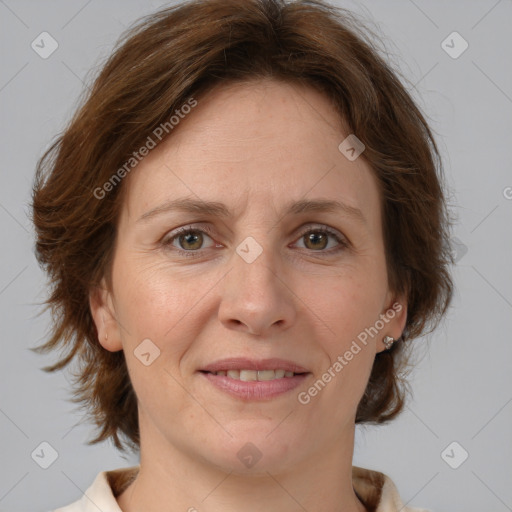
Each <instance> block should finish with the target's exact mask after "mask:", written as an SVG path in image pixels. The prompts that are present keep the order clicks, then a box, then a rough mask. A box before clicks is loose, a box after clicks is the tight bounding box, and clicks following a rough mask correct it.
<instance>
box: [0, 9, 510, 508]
mask: <svg viewBox="0 0 512 512" xmlns="http://www.w3.org/2000/svg"><path fill="white" fill-rule="evenodd" d="M332 3H334V2H332ZM335 4H336V5H340V6H342V7H347V8H349V9H353V10H354V11H356V12H359V13H362V14H363V15H364V16H365V17H366V18H368V19H370V20H373V21H374V22H375V23H376V24H377V25H378V26H379V27H380V30H381V35H382V36H384V37H385V38H386V41H387V43H386V44H387V46H388V49H389V50H390V51H392V52H394V55H395V57H394V59H395V61H396V62H397V63H398V65H400V67H401V69H402V71H403V73H404V74H405V75H406V77H407V78H408V80H410V81H411V83H412V84H414V85H415V87H412V88H411V92H412V94H413V96H414V97H415V98H416V99H417V101H418V102H419V104H420V107H421V108H422V109H423V110H424V112H425V113H426V114H427V116H428V118H429V119H430V121H431V124H432V128H433V129H434V131H435V133H436V135H437V140H438V142H439V144H440V148H441V151H442V153H443V157H444V164H445V169H446V173H447V177H448V182H449V186H450V187H451V192H452V196H451V203H452V211H453V213H454V214H456V215H457V216H458V217H459V222H458V224H457V226H456V228H455V233H454V235H455V236H456V237H457V238H458V239H459V240H460V243H461V244H463V245H462V246H459V247H461V248H462V249H460V252H459V258H460V259H459V261H458V263H457V266H456V268H455V269H454V278H455V281H456V286H457V291H456V295H455V298H454V303H453V306H452V308H451V309H450V312H449V315H448V317H447V319H446V322H445V323H444V325H443V326H442V327H441V328H440V329H439V330H438V331H436V332H435V333H434V335H432V336H431V337H430V339H429V342H428V344H426V343H424V340H418V346H420V345H423V346H425V347H428V349H429V350H428V351H427V350H426V349H425V355H424V357H423V358H422V359H421V361H420V363H419V365H418V367H417V369H416V371H415V372H414V374H413V376H412V380H411V385H412V388H413V390H414V400H413V401H411V402H410V403H409V404H408V408H407V409H406V411H405V412H404V414H403V415H402V416H401V417H400V418H399V419H397V420H396V421H394V422H393V423H392V424H391V425H387V426H381V427H365V428H358V431H357V434H356V446H355V456H354V464H355V465H359V466H363V467H367V468H373V469H378V470H381V471H383V472H385V473H386V474H388V475H389V476H390V477H391V478H392V479H393V480H394V481H395V483H396V484H397V486H398V489H399V492H400V494H401V496H402V498H403V500H404V502H408V504H409V505H412V506H422V507H428V508H431V509H432V510H434V511H435V512H443V511H445V512H456V511H464V512H471V511H475V512H476V511H482V510H485V511H495V512H505V511H507V510H512V462H511V460H512V436H511V433H512V430H511V426H512V403H511V401H512V386H511V384H512V378H511V369H512V364H511V360H512V344H511V343H510V341H511V336H510V330H511V327H512V322H511V318H512V315H511V313H512V286H511V283H512V270H511V265H510V261H511V255H512V238H511V229H510V226H511V213H512V200H511V199H510V198H511V197H512V189H511V188H507V187H512V173H511V161H512V123H511V120H512V71H511V65H510V55H511V54H512V51H511V50H512V31H511V29H510V26H511V22H512V2H511V1H510V0H501V1H495V0H485V1H484V0H482V1H451V2H444V1H440V0H436V1H426V0H414V1H412V0H395V1H387V2H382V1H377V0H374V1H368V0H367V1H364V2H357V3H356V2H351V1H339V2H336V3H335ZM163 5H169V4H164V2H159V1H147V2H144V1H142V0H130V1H121V0H115V1H114V0H111V1H106V2H100V1H99V0H90V1H84V0H76V1H75V0H73V1H70V0H66V1H63V0H62V1H35V0H34V1H27V0H20V1H15V0H0V20H1V22H0V27H1V31H0V37H1V45H0V52H1V69H0V72H1V77H0V109H1V119H2V133H1V135H2V136H1V138H0V141H1V160H2V162H1V175H0V176H1V177H0V226H1V233H2V236H1V238H2V242H1V243H2V250H1V251H0V315H1V324H0V325H1V333H2V335H1V343H2V345H1V346H2V356H1V358H0V365H1V368H0V375H1V378H2V395H1V399H0V429H1V437H0V450H1V451H0V461H1V472H0V509H1V510H9V511H29V510H30V511H36V510H37V511H45V510H49V509H52V508H54V507H57V506H63V505H65V504H68V503H70V502H72V501H74V500H76V499H78V498H79V497H80V496H81V495H82V492H83V491H85V490H86V489H87V487H88V486H89V485H90V484H91V483H92V481H93V479H94V477H95V476H96V475H97V473H98V472H100V471H102V470H107V469H114V468H117V467H123V466H129V465H132V464H137V463H138V460H137V459H136V458H131V459H130V458H122V457H121V456H120V455H119V454H118V453H117V452H116V450H115V449H114V448H113V446H112V445H111V444H107V443H105V444H103V445H96V446H94V447H89V446H86V445H85V441H87V440H88V439H91V438H92V436H91V434H90V432H91V428H90V427H89V426H88V425H87V423H85V424H82V425H77V424H78V422H79V421H80V418H81V416H80V415H79V413H78V412H77V411H76V406H75V405H74V404H72V403H70V402H69V401H68V399H69V397H70V396H71V395H70V385H69V382H68V379H69V377H68V376H67V375H66V374H65V373H62V372H61V373H57V374H53V375H48V374H46V373H45V372H43V371H41V370H40V368H41V367H42V366H44V365H46V364H49V363H50V362H53V361H54V360H55V357H56V356H54V357H49V356H48V357H43V356H37V355H36V354H34V353H32V352H30V351H29V350H28V348H29V347H33V346H35V345H38V344H40V343H41V341H42V339H43V336H44V333H45V329H46V328H47V326H48V324H49V315H43V316H40V317H37V316H36V315H37V313H38V312H39V311H40V307H39V306H38V305H37V303H38V302H41V301H42V300H44V297H45V296H46V293H47V292H46V290H45V288H44V284H45V277H44V275H43V274H42V272H41V271H40V270H39V268H38V265H37V262H36V260H35V258H34V256H33V253H32V247H33V230H32V227H31V225H30V222H29V220H28V216H27V214H28V202H29V199H30V190H31V185H32V180H33V173H34V167H35V163H36V161H37V159H38V157H39V156H40V155H41V154H42V152H43V151H44V149H45V148H46V147H47V146H48V144H49V143H50V140H51V139H52V138H53V136H54V135H55V134H56V133H57V132H59V131H60V130H62V129H63V128H64V124H65V122H66V121H67V120H68V119H69V118H70V115H71V114H72V112H73V109H74V106H75V105H76V100H77V98H78V96H79V94H80V92H81V91H82V89H83V88H84V84H83V83H82V81H83V80H86V79H87V78H88V76H89V75H87V73H88V71H89V70H91V69H94V70H97V69H98V66H99V65H100V64H101V62H102V59H103V58H105V57H106V56H107V55H108V54H109V51H110V50H111V48H112V45H113V44H114V42H115V41H116V39H117V38H118V36H119V35H120V34H121V32H122V31H123V30H124V29H125V28H126V27H127V26H128V25H129V24H131V23H132V22H133V21H135V20H136V19H137V18H139V17H140V16H142V15H145V14H148V13H150V12H152V11H153V10H155V9H156V8H158V7H160V6H163ZM43 31H48V32H49V33H50V34H51V35H52V36H53V37H54V38H55V39H56V40H57V41H58V44H59V47H58V49H57V51H56V52H55V53H54V54H52V55H51V56H50V57H49V58H48V59H46V60H43V59H42V58H40V57H39V56H38V55H37V54H36V53H35V52H34V51H33V50H32V48H31V46H30V44H31V42H32V41H33V40H34V39H35V38H36V36H38V35H39V34H40V33H41V32H43ZM453 31H457V32H459V33H460V34H461V35H462V37H463V38H464V39H465V40H467V42H468V43H469V48H468V49H467V51H465V52H464V53H463V54H462V55H461V56H460V57H459V58H457V59H453V58H451V57H450V56H449V55H448V54H447V53H446V52H445V51H444V50H443V48H442V47H441V42H442V41H443V40H444V39H445V38H446V37H447V36H448V35H449V34H451V33H452V32H453ZM507 196H508V199H507ZM464 248H467V252H466V253H464V252H465V249H464ZM74 409H75V410H74ZM312 435H314V433H313V432H312ZM43 441H46V442H48V443H50V444H51V445H52V446H53V447H54V448H55V450H57V452H58V459H57V460H56V461H55V463H54V464H53V465H51V466H50V467H49V468H48V469H46V470H44V469H41V468H40V467H39V466H38V465H37V464H36V463H35V462H34V460H33V459H32V458H31V453H32V452H33V451H34V449H35V448H36V447H38V446H39V444H40V443H41V442H43ZM453 441H457V442H458V443H459V444H460V445H461V446H462V447H463V448H464V449H465V450H466V451H467V452H468V453H469V457H468V459H467V460H466V461H465V462H464V463H463V464H462V465H460V467H459V468H458V469H452V468H451V467H449V466H448V464H447V463H446V462H445V461H444V460H443V459H442V457H441V453H442V452H443V450H444V449H445V448H446V447H447V446H448V445H449V444H450V443H452V442H453ZM458 450H460V449H457V450H455V451H454V452H453V457H452V459H453V460H455V461H457V460H458V458H459V457H460V451H458ZM450 455H451V453H450Z"/></svg>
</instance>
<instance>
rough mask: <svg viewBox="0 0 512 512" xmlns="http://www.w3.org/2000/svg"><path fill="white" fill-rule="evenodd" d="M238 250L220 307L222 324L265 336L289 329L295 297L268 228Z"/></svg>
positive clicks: (251, 237) (244, 242) (260, 228)
mask: <svg viewBox="0 0 512 512" xmlns="http://www.w3.org/2000/svg"><path fill="white" fill-rule="evenodd" d="M252 233H253V234H252V235H248V236H246V237H245V238H244V239H243V240H242V241H241V242H240V243H239V244H238V246H237V247H236V248H235V252H234V254H233V258H232V270H231V272H229V274H228V275H227V276H226V278H227V281H226V283H225V288H224V297H223V298H222V304H221V307H220V317H221V321H222V322H224V323H225V324H228V325H229V326H230V327H233V326H235V325H236V326H240V327H242V328H243V326H245V328H246V329H248V330H249V331H250V332H251V333H255V334H263V333H264V332H265V331H266V330H267V329H269V328H271V327H272V326H273V325H274V324H277V325H281V326H287V325H289V324H291V322H292V320H293V315H294V308H293V302H292V298H293V294H291V293H290V292H289V291H288V290H287V286H286V284H285V283H284V282H283V281H284V279H283V272H282V270H281V262H280V255H279V254H278V253H277V252H276V251H275V250H274V249H272V236H271V233H269V228H268V227H262V226H261V225H260V227H259V229H256V230H253V231H252Z"/></svg>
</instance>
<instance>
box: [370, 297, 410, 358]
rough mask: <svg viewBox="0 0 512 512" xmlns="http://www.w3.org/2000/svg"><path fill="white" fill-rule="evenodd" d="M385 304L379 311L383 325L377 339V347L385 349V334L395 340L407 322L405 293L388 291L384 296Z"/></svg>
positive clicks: (400, 334)
mask: <svg viewBox="0 0 512 512" xmlns="http://www.w3.org/2000/svg"><path fill="white" fill-rule="evenodd" d="M385 304H386V306H385V307H384V310H383V311H382V312H381V318H383V320H384V322H385V327H384V329H382V331H381V332H380V333H379V339H378V340H377V348H378V349H380V350H378V352H380V351H382V350H386V346H385V345H384V343H383V339H384V337H385V336H391V337H392V338H393V339H394V340H397V339H398V338H400V336H402V333H403V332H404V329H405V324H406V322H407V295H406V294H399V295H397V294H395V293H392V292H388V295H387V297H386V302H385Z"/></svg>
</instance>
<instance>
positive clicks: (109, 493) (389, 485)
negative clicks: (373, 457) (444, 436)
mask: <svg viewBox="0 0 512 512" xmlns="http://www.w3.org/2000/svg"><path fill="white" fill-rule="evenodd" d="M139 468H140V466H132V467H129V468H120V469H116V470H113V471H102V472H101V473H99V474H98V476H97V477H96V479H95V480H94V482H93V483H92V485H91V486H90V487H89V488H88V489H87V490H86V491H85V494H84V495H83V496H82V498H81V499H79V500H78V501H75V502H74V503H71V504H70V505H67V506H65V507H62V508H58V509H56V510H54V511H53V512H98V510H101V511H102V512H122V510H121V509H120V508H119V505H118V504H117V501H116V497H117V496H119V495H120V494H121V493H122V492H123V491H124V490H125V489H126V488H127V487H128V486H129V485H130V484H131V483H132V482H133V480H135V478H136V477H137V473H138V472H139ZM352 484H353V486H354V490H355V492H356V494H357V496H358V498H359V499H360V500H361V502H362V503H363V504H364V506H365V507H366V508H367V509H368V512H430V511H429V510H426V509H421V508H411V507H404V505H403V503H402V501H401V499H400V496H399V495H398V490H397V488H396V486H395V484H394V483H393V481H392V480H391V479H390V478H389V477H388V476H387V475H385V474H384V473H380V472H379V471H373V470H371V469H365V468H360V467H357V466H352Z"/></svg>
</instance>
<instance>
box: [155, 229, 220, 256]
mask: <svg viewBox="0 0 512 512" xmlns="http://www.w3.org/2000/svg"><path fill="white" fill-rule="evenodd" d="M211 232H212V229H211V228H210V227H208V226H205V227H203V228H201V229H199V228H191V227H183V228H179V229H178V230H176V231H174V232H173V233H170V235H169V236H168V237H165V238H164V239H163V240H162V245H164V246H166V247H167V246H172V247H173V248H174V249H175V250H176V251H178V252H179V253H180V254H183V255H184V256H188V257H195V256H197V254H195V253H198V252H199V250H200V249H203V248H204V247H202V246H203V240H204V237H205V236H206V237H207V238H210V237H209V236H208V235H206V233H211ZM176 244H178V246H176Z"/></svg>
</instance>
